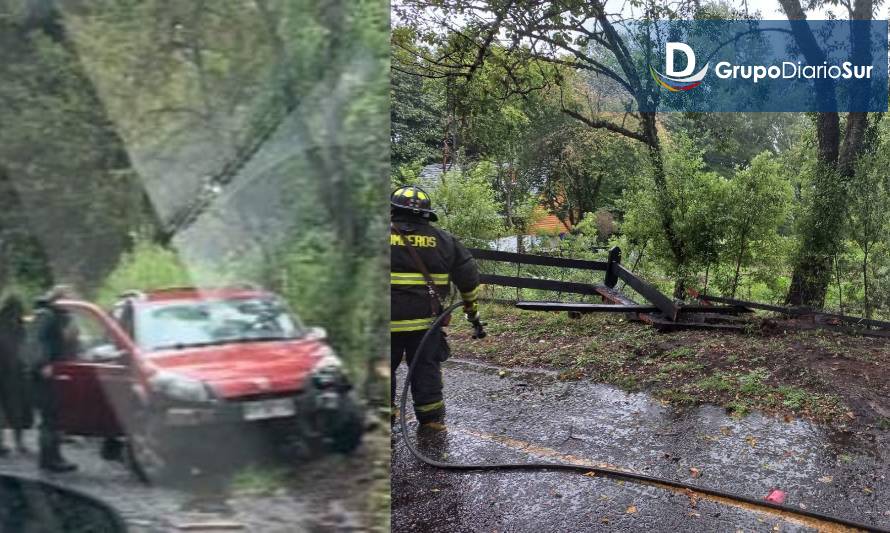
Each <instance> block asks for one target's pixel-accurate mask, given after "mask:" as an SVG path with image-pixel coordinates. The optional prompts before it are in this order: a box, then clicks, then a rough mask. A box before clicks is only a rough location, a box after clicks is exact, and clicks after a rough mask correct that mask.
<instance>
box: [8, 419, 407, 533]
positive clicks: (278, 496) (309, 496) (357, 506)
mask: <svg viewBox="0 0 890 533" xmlns="http://www.w3.org/2000/svg"><path fill="white" fill-rule="evenodd" d="M30 433H31V435H29V440H30V441H31V442H30V447H31V450H32V452H33V450H35V449H36V444H35V443H34V437H35V435H33V433H34V432H30ZM389 441H390V437H389V428H388V427H386V424H385V423H383V424H378V425H377V426H376V429H374V430H373V431H371V432H370V433H368V434H367V435H366V437H365V440H364V443H363V444H362V445H361V447H360V448H359V449H358V450H357V451H356V452H355V453H354V454H352V455H350V456H340V455H336V454H328V455H320V456H317V457H314V458H312V459H307V460H303V461H299V462H293V463H283V462H281V461H280V460H278V459H276V460H270V459H269V458H265V457H251V456H250V454H245V453H241V452H239V451H238V450H233V449H232V445H231V443H227V442H204V443H201V446H202V449H203V450H204V453H206V454H207V455H208V456H220V455H221V454H229V456H230V457H231V460H230V461H229V464H230V467H229V468H227V469H226V471H216V472H200V471H193V472H191V473H189V474H186V477H185V478H184V479H180V480H178V481H176V482H174V483H172V484H168V485H165V486H146V485H145V484H143V483H141V482H140V481H138V480H137V479H136V478H135V476H134V475H133V474H132V473H131V472H130V471H129V470H128V469H127V468H126V467H125V466H124V464H122V463H120V462H115V461H111V462H109V461H104V460H102V459H101V458H100V457H99V454H98V450H99V443H98V442H96V441H95V440H93V439H81V438H75V439H71V442H69V443H68V444H66V445H65V446H64V453H65V455H66V457H67V458H68V459H69V460H71V461H72V462H75V463H77V464H78V465H79V467H80V468H79V470H78V471H77V472H74V473H69V474H46V473H44V472H41V471H39V470H38V469H37V467H36V459H35V457H34V455H33V453H32V454H30V455H21V454H17V453H13V454H11V455H9V456H6V457H2V458H0V472H2V473H9V474H16V475H20V476H25V477H29V478H40V479H47V480H50V481H52V482H55V483H58V484H61V485H64V486H66V487H71V488H75V489H80V490H81V491H83V492H86V493H87V494H90V495H92V496H95V497H97V498H99V499H100V500H102V501H104V502H106V503H108V504H110V505H111V506H112V507H114V508H115V509H116V510H117V511H118V512H119V513H120V514H121V515H122V517H123V519H124V520H125V521H126V523H127V525H128V527H129V530H130V531H132V532H135V533H148V532H151V533H154V532H169V531H180V530H190V531H220V530H227V531H239V530H240V531H261V532H282V533H284V532H300V531H311V532H352V531H380V532H383V531H389V502H390V496H389V494H390V479H389V445H390V442H389Z"/></svg>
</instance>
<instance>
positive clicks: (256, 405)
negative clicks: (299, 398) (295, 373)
mask: <svg viewBox="0 0 890 533" xmlns="http://www.w3.org/2000/svg"><path fill="white" fill-rule="evenodd" d="M296 412H297V409H296V407H295V406H294V401H293V400H292V399H290V398H283V399H279V400H260V401H257V402H247V403H245V404H244V419H245V420H265V419H267V418H280V417H283V416H292V415H294V414H296Z"/></svg>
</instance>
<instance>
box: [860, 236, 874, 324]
mask: <svg viewBox="0 0 890 533" xmlns="http://www.w3.org/2000/svg"><path fill="white" fill-rule="evenodd" d="M863 252H864V255H863V256H862V292H863V298H864V300H865V301H864V304H865V318H868V319H870V318H871V315H872V309H871V302H870V301H869V299H868V246H866V247H865V248H864V249H863Z"/></svg>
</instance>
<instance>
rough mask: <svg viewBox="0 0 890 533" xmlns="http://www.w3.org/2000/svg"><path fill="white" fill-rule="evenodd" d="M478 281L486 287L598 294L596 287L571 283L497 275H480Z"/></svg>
mask: <svg viewBox="0 0 890 533" xmlns="http://www.w3.org/2000/svg"><path fill="white" fill-rule="evenodd" d="M479 281H480V282H482V283H483V284H488V285H501V286H504V287H519V288H520V289H539V290H544V291H558V292H570V293H575V294H599V291H598V290H597V286H596V285H591V284H589V283H576V282H573V281H556V280H551V279H534V278H518V277H516V276H501V275H498V274H481V275H480V276H479Z"/></svg>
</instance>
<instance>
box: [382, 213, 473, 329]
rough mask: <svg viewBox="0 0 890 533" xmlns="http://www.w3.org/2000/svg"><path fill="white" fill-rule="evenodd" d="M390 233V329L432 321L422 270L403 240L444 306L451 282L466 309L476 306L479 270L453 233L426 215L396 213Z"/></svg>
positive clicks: (416, 326)
mask: <svg viewBox="0 0 890 533" xmlns="http://www.w3.org/2000/svg"><path fill="white" fill-rule="evenodd" d="M392 224H393V225H394V226H395V227H397V228H398V229H399V231H401V233H402V235H399V234H398V233H397V232H396V231H395V230H394V229H393V230H392V231H390V237H389V239H390V240H389V243H390V247H389V248H390V261H391V266H390V299H391V302H390V303H391V311H390V314H391V322H390V332H391V333H407V332H414V331H423V330H425V329H427V328H428V327H429V325H430V323H431V322H432V315H433V309H434V307H433V306H432V305H431V302H430V300H431V296H430V294H429V292H428V289H427V284H426V280H425V279H424V276H423V273H422V272H421V270H420V269H419V268H418V266H417V264H416V262H415V261H414V259H413V258H412V256H411V253H410V251H409V250H408V248H407V246H406V244H405V242H404V239H407V240H408V241H409V242H410V244H411V245H412V246H413V247H414V249H415V250H416V251H417V254H418V255H419V256H420V259H421V260H422V261H423V263H424V266H425V267H426V269H427V270H428V271H429V273H430V277H432V279H433V282H434V283H435V286H436V290H437V292H438V294H439V298H440V299H441V301H442V304H443V307H444V306H446V305H447V303H446V302H447V298H448V295H449V292H450V284H451V283H454V285H455V286H457V289H458V291H459V292H460V297H461V299H462V300H463V301H464V303H465V304H467V305H468V307H471V308H475V305H476V295H477V292H478V290H479V269H478V268H477V267H476V262H475V261H474V260H473V256H472V255H470V252H469V251H468V250H467V249H466V247H464V245H463V244H461V243H460V241H458V240H457V239H456V238H455V237H454V236H453V235H451V234H450V233H448V232H447V231H444V230H441V229H439V228H437V227H435V226H433V225H432V224H430V222H429V221H428V220H426V219H424V218H421V217H417V216H411V215H403V214H395V215H393V217H392Z"/></svg>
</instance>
